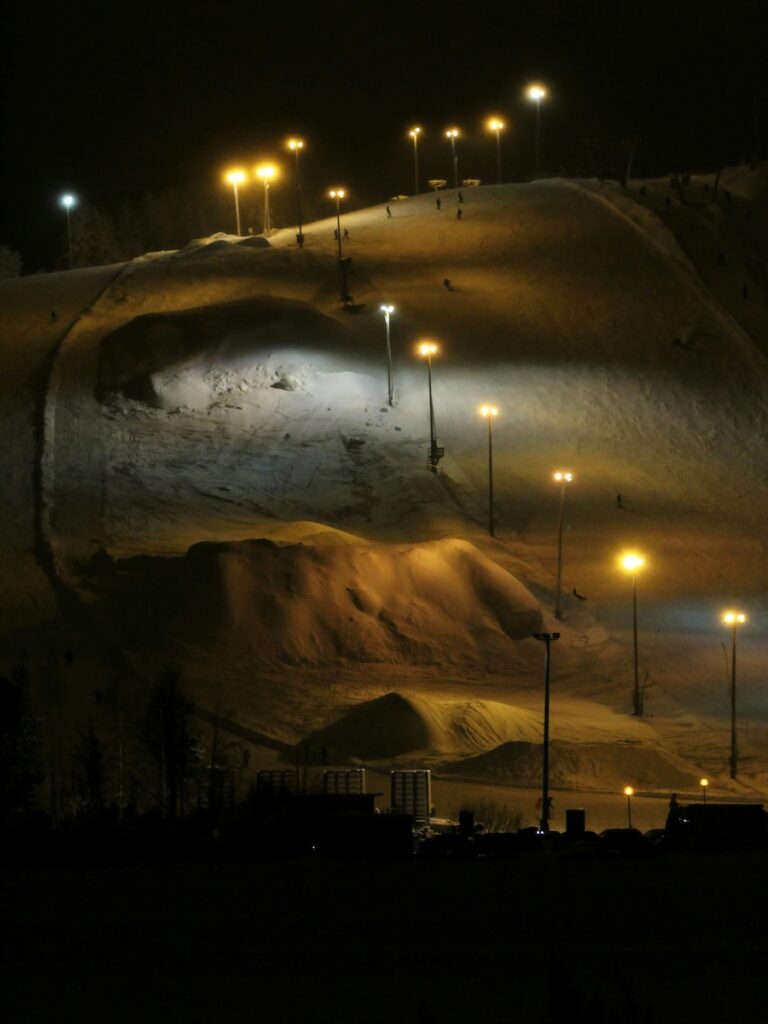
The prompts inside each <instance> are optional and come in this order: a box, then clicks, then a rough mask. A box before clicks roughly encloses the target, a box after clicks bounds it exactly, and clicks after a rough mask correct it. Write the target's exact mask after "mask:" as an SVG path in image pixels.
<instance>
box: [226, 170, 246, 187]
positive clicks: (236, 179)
mask: <svg viewBox="0 0 768 1024" xmlns="http://www.w3.org/2000/svg"><path fill="white" fill-rule="evenodd" d="M245 178H246V174H245V171H243V170H241V169H240V168H239V167H235V168H233V169H232V170H231V171H227V173H226V174H225V175H224V180H225V181H226V182H228V183H229V184H230V185H242V183H243V182H244V181H245Z"/></svg>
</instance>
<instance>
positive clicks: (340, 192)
mask: <svg viewBox="0 0 768 1024" xmlns="http://www.w3.org/2000/svg"><path fill="white" fill-rule="evenodd" d="M346 194H347V193H346V190H345V189H343V188H332V189H329V191H328V195H329V196H330V197H331V199H343V198H344V196H345V195H346Z"/></svg>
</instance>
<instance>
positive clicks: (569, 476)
mask: <svg viewBox="0 0 768 1024" xmlns="http://www.w3.org/2000/svg"><path fill="white" fill-rule="evenodd" d="M552 476H553V479H554V481H555V483H558V484H560V515H559V517H558V522H557V598H556V600H555V618H556V619H562V617H563V613H562V611H561V609H560V594H561V591H562V584H563V520H564V517H565V489H566V487H567V486H568V484H571V483H573V473H570V472H567V471H565V470H562V469H559V470H558V471H557V472H556V473H553V474H552Z"/></svg>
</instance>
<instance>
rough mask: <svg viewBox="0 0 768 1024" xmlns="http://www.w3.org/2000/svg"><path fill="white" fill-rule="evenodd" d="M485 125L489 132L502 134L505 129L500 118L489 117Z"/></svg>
mask: <svg viewBox="0 0 768 1024" xmlns="http://www.w3.org/2000/svg"><path fill="white" fill-rule="evenodd" d="M486 125H487V127H488V131H489V132H503V131H504V128H505V127H506V125H505V124H504V122H503V121H502V120H501V118H500V117H489V118H488V120H487V122H486Z"/></svg>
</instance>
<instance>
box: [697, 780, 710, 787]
mask: <svg viewBox="0 0 768 1024" xmlns="http://www.w3.org/2000/svg"><path fill="white" fill-rule="evenodd" d="M699 785H700V786H701V788H702V789H706V788H707V786H708V785H709V779H699Z"/></svg>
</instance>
